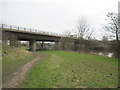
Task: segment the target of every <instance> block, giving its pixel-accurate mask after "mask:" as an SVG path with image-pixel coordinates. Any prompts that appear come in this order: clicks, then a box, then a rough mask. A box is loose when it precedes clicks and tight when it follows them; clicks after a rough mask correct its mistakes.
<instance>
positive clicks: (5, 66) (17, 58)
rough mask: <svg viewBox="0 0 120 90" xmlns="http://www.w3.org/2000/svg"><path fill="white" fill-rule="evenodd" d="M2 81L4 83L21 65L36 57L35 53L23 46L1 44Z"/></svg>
mask: <svg viewBox="0 0 120 90" xmlns="http://www.w3.org/2000/svg"><path fill="white" fill-rule="evenodd" d="M2 55H3V56H2V71H3V72H2V76H3V77H2V83H3V84H4V83H6V82H7V81H9V80H10V79H11V78H12V77H14V74H15V73H16V72H18V71H20V69H21V67H22V66H23V65H25V64H26V63H28V62H29V61H31V60H33V59H34V58H36V55H34V54H33V53H31V52H29V51H26V50H25V49H23V48H15V47H11V46H6V45H4V46H3V50H2Z"/></svg>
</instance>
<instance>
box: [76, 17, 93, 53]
mask: <svg viewBox="0 0 120 90" xmlns="http://www.w3.org/2000/svg"><path fill="white" fill-rule="evenodd" d="M75 34H76V37H77V38H78V44H77V48H78V50H79V51H85V48H86V44H87V41H86V40H89V39H90V38H91V36H92V34H93V30H92V28H91V26H90V23H89V21H88V19H87V18H86V17H82V18H79V20H78V22H77V25H76V29H75Z"/></svg>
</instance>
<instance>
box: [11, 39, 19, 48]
mask: <svg viewBox="0 0 120 90" xmlns="http://www.w3.org/2000/svg"><path fill="white" fill-rule="evenodd" d="M17 45H18V42H17V40H10V46H15V47H17Z"/></svg>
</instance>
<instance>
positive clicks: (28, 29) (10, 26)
mask: <svg viewBox="0 0 120 90" xmlns="http://www.w3.org/2000/svg"><path fill="white" fill-rule="evenodd" d="M0 27H1V28H6V29H11V30H12V29H14V30H18V31H28V32H36V33H40V34H47V35H53V36H59V37H64V35H62V34H58V33H53V32H46V31H42V30H37V29H32V28H25V27H19V26H14V25H7V24H0Z"/></svg>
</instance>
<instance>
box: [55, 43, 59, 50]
mask: <svg viewBox="0 0 120 90" xmlns="http://www.w3.org/2000/svg"><path fill="white" fill-rule="evenodd" d="M58 49H59V42H58V41H56V42H55V50H58Z"/></svg>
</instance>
